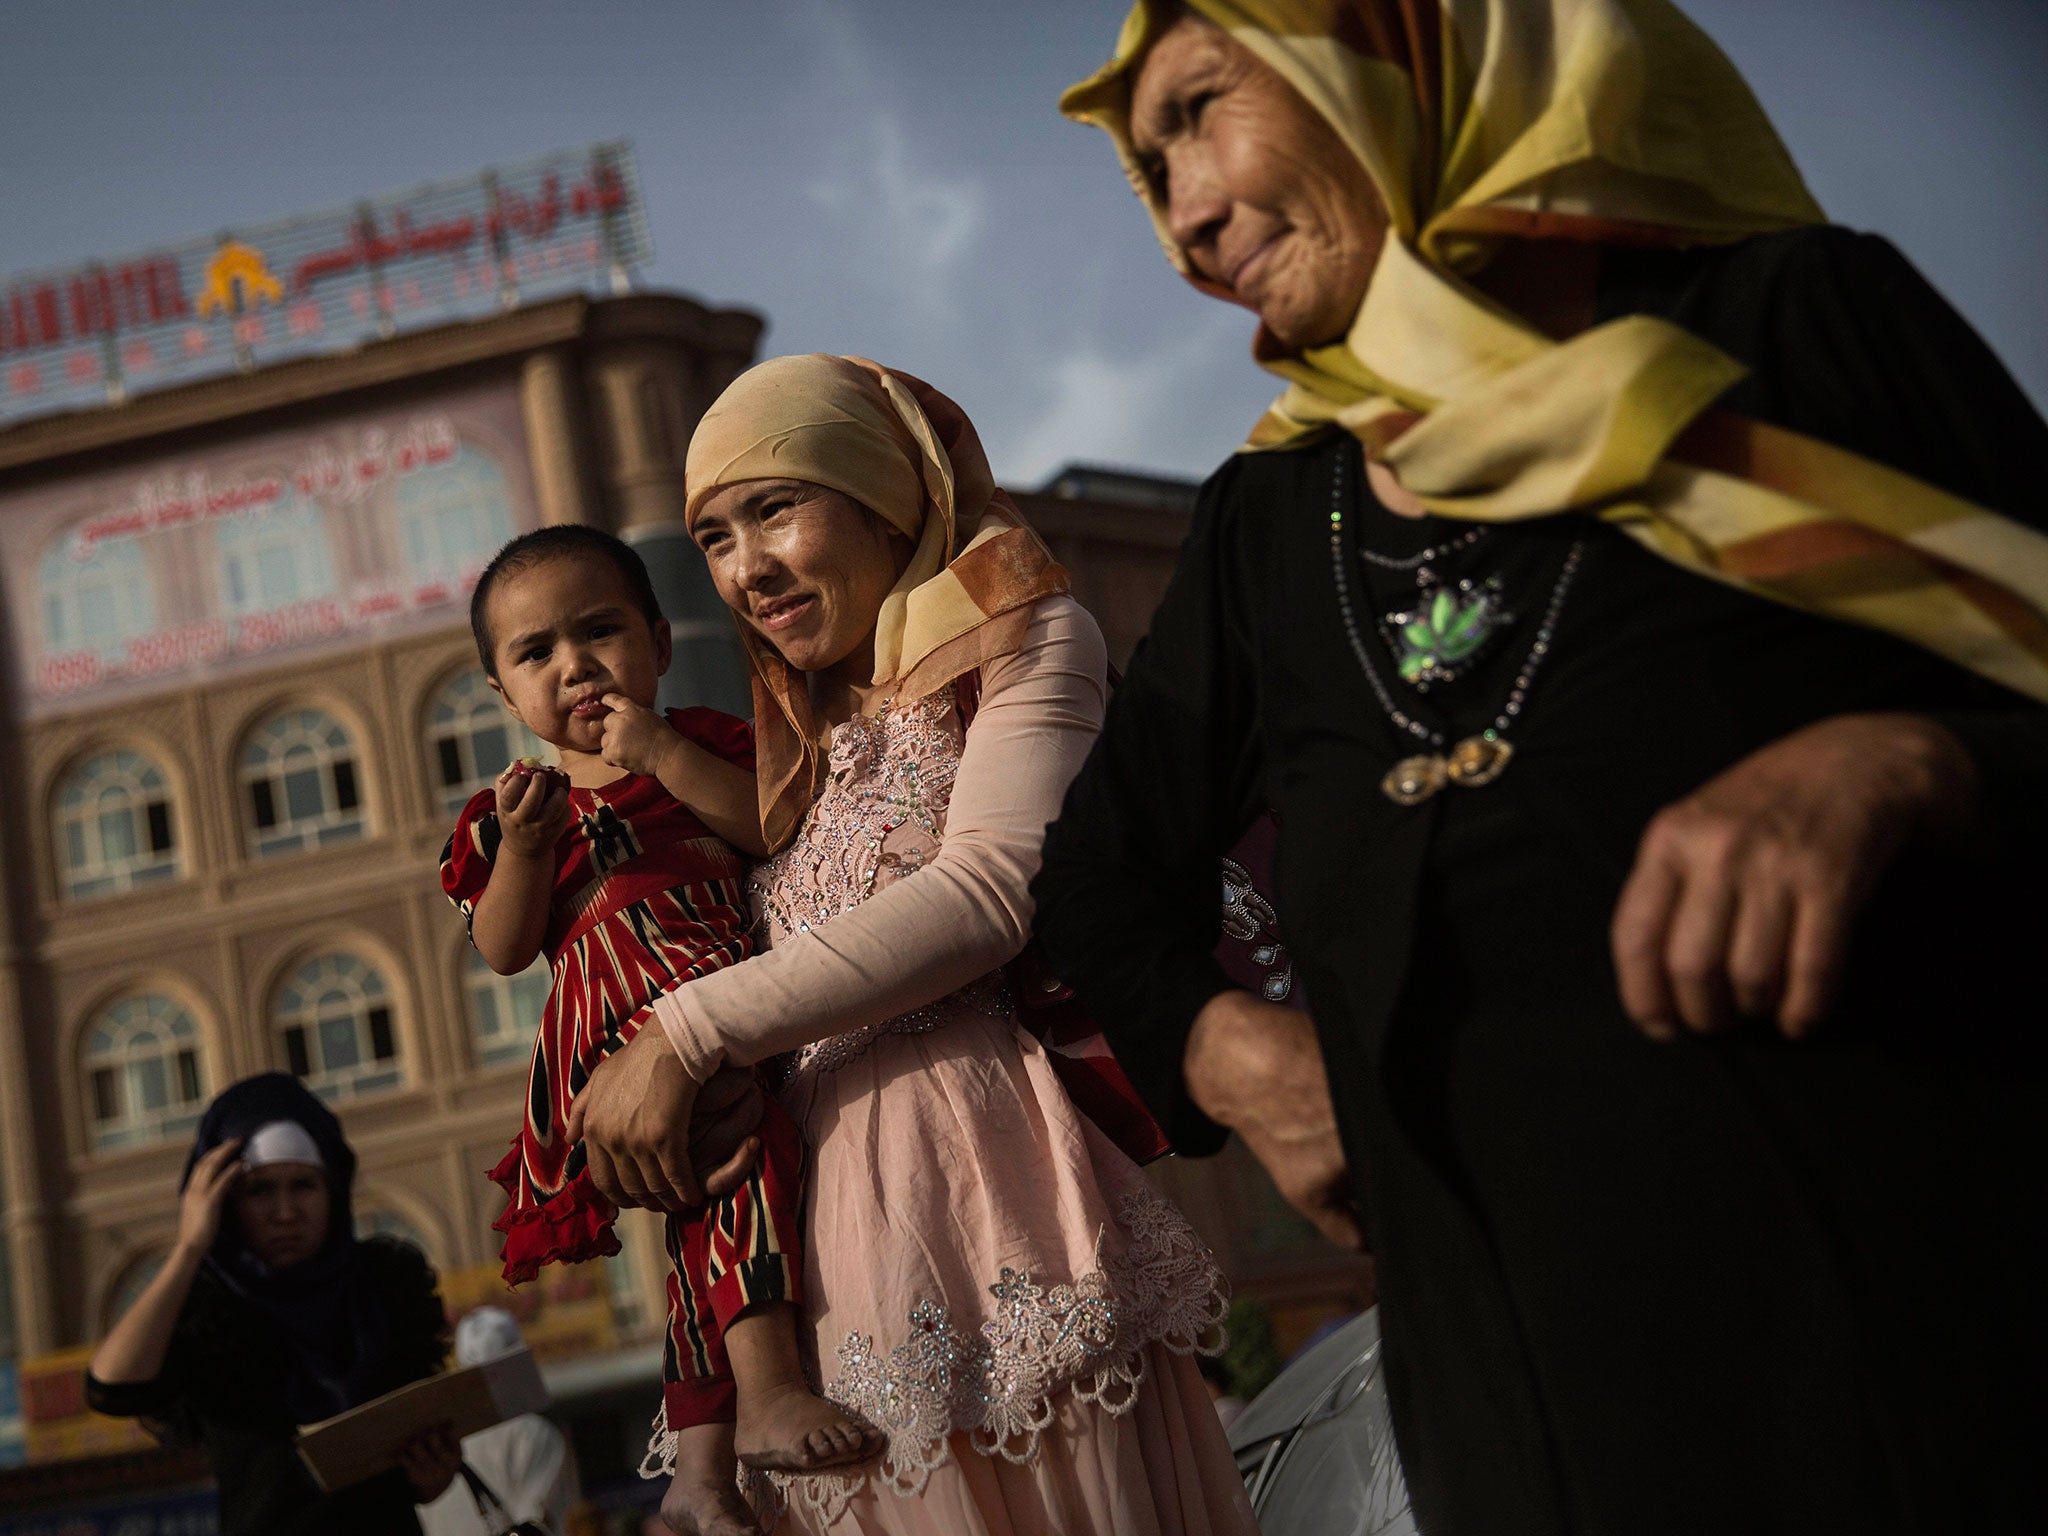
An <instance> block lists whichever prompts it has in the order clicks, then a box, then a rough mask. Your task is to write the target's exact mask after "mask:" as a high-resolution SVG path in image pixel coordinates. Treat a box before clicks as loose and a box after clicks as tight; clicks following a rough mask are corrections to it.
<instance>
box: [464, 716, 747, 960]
mask: <svg viewBox="0 0 2048 1536" xmlns="http://www.w3.org/2000/svg"><path fill="white" fill-rule="evenodd" d="M703 713H707V714H708V713H711V712H710V711H708V710H707V711H703ZM497 803H498V792H497V790H496V788H495V787H491V788H485V789H480V790H478V791H477V792H476V793H475V794H474V795H472V796H471V797H470V801H469V804H467V805H465V806H464V807H463V808H462V814H461V815H460V816H459V817H457V818H456V821H455V830H454V831H453V832H451V833H450V834H449V835H448V843H447V846H446V847H444V848H443V849H442V850H441V889H442V890H443V891H445V892H446V893H447V895H448V899H449V900H450V901H452V902H454V903H455V907H456V910H457V911H459V912H460V913H461V914H462V923H463V926H464V927H465V928H470V927H473V926H474V924H475V921H476V903H477V898H478V897H479V896H481V895H483V893H484V887H486V886H487V885H489V884H490V883H491V862H492V860H494V859H496V858H497V856H498V843H499V841H500V839H501V837H502V833H501V832H500V831H499V829H498V812H497Z"/></svg>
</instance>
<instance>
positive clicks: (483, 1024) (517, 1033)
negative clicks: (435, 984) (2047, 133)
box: [467, 950, 552, 1067]
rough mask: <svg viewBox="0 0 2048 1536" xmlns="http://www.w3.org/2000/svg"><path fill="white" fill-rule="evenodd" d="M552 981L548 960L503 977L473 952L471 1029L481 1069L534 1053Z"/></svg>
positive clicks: (520, 1058) (470, 1001)
mask: <svg viewBox="0 0 2048 1536" xmlns="http://www.w3.org/2000/svg"><path fill="white" fill-rule="evenodd" d="M551 979H552V978H551V975H550V972H549V969H548V962H547V960H546V958H545V957H542V958H541V959H538V960H535V961H534V962H533V964H531V965H529V966H528V967H527V968H526V969H525V970H523V971H521V972H520V973H519V974H518V975H517V976H500V975H499V974H498V973H497V972H496V971H494V970H492V969H491V968H490V965H489V964H488V963H487V962H486V961H485V960H484V957H483V956H482V955H480V954H478V953H477V952H476V951H475V950H471V951H470V952H469V975H468V979H467V980H468V989H469V1026H470V1030H471V1033H472V1036H473V1038H474V1039H475V1040H476V1064H477V1065H478V1066H480V1067H495V1066H501V1065H503V1064H504V1063H505V1062H508V1061H525V1060H526V1059H527V1058H528V1057H530V1056H531V1055H532V1054H533V1036H534V1032H535V1031H536V1030H538V1029H539V1028H540V1016H541V1014H542V1012H543V1011H544V1010H545V1009H546V1008H547V1005H548V987H549V984H550V981H551Z"/></svg>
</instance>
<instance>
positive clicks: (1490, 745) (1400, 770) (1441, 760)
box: [1380, 733, 1515, 805]
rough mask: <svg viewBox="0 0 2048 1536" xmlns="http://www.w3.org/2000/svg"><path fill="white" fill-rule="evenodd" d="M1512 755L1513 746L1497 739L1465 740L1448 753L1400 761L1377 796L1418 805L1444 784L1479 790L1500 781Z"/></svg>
mask: <svg viewBox="0 0 2048 1536" xmlns="http://www.w3.org/2000/svg"><path fill="white" fill-rule="evenodd" d="M1514 755H1515V749H1514V746H1513V745H1512V744H1511V743H1509V742H1507V741H1504V740H1502V739H1501V738H1500V737H1499V736H1497V735H1489V734H1486V733H1481V734H1480V735H1477V736H1467V737H1466V738H1465V739H1464V740H1463V741H1460V742H1457V743H1455V744H1453V746H1452V747H1451V749H1450V751H1449V752H1423V753H1418V754H1417V755H1416V756H1414V757H1404V758H1402V759H1401V760H1400V761H1399V762H1398V763H1396V764H1394V766H1393V767H1391V768H1389V769H1388V770H1387V773H1386V777H1385V778H1383V779H1381V780H1380V793H1381V794H1383V795H1385V796H1386V797H1387V798H1388V799H1389V800H1391V801H1393V802H1394V804H1396V805H1420V804H1422V802H1423V801H1425V800H1427V799H1429V798H1430V797H1431V796H1433V795H1434V794H1436V792H1437V791H1438V790H1440V789H1442V788H1443V787H1444V786H1445V785H1446V784H1455V785H1457V786H1458V787H1459V788H1460V789H1478V788H1479V787H1480V786H1481V785H1483V784H1491V783H1492V782H1493V781H1494V780H1495V779H1497V778H1499V777H1500V776H1501V774H1502V772H1503V771H1504V770H1505V769H1506V768H1507V765H1508V759H1509V758H1511V757H1513V756H1514Z"/></svg>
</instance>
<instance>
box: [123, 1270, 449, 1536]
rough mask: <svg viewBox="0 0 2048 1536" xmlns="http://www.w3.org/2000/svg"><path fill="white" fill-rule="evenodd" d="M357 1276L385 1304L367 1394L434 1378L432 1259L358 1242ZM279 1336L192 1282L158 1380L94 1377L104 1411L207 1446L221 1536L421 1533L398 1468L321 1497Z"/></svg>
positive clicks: (231, 1300)
mask: <svg viewBox="0 0 2048 1536" xmlns="http://www.w3.org/2000/svg"><path fill="white" fill-rule="evenodd" d="M357 1273H358V1276H359V1279H360V1283H361V1284H362V1286H364V1287H365V1289H366V1290H368V1291H369V1292H371V1293H373V1294H374V1295H375V1296H377V1297H378V1298H380V1299H381V1303H382V1304H381V1306H380V1307H379V1308H378V1311H379V1314H380V1316H381V1318H382V1321H383V1324H384V1348H383V1350H382V1359H381V1361H380V1363H379V1365H378V1366H377V1368H376V1371H375V1373H374V1376H373V1378H372V1380H371V1381H370V1383H369V1386H370V1390H369V1392H368V1393H367V1395H366V1397H365V1401H367V1400H368V1398H369V1397H375V1396H378V1395H381V1394H382V1393H385V1392H389V1391H392V1390H394V1389H395V1388H398V1387H402V1386H404V1385H405V1384H406V1383H407V1382H410V1381H417V1380H419V1379H420V1378H421V1377H423V1376H430V1375H432V1374H433V1373H434V1372H436V1371H438V1370H439V1369H440V1368H441V1364H442V1361H443V1360H444V1359H445V1358H446V1356H447V1347H448V1325H447V1320H446V1318H445V1316H444V1315H443V1312H442V1308H441V1298H440V1296H439V1294H438V1293H437V1292H436V1290H435V1284H434V1271H433V1269H432V1268H431V1267H430V1266H429V1265H428V1263H427V1261H426V1258H425V1256H424V1255H422V1254H421V1253H420V1251H419V1250H418V1249H417V1248H415V1247H413V1246H412V1245H411V1244H410V1243H405V1242H401V1241H399V1240H398V1239H396V1238H389V1237H370V1238H365V1239H363V1240H362V1242H361V1243H360V1244H359V1245H358V1256H357ZM289 1350H290V1345H289V1343H288V1342H287V1340H286V1339H285V1338H284V1336H283V1334H282V1332H281V1330H279V1329H278V1328H277V1326H276V1325H275V1324H274V1323H272V1322H271V1321H269V1320H268V1319H267V1318H265V1317H264V1316H263V1315H262V1314H261V1313H259V1312H258V1311H256V1310H255V1309H254V1308H253V1307H252V1306H251V1305H250V1304H249V1303H248V1302H246V1301H244V1300H243V1299H242V1298H240V1297H238V1296H236V1295H235V1294H234V1293H233V1292H232V1291H230V1290H229V1289H228V1288H227V1287H226V1286H225V1285H223V1284H222V1283H221V1282H220V1281H219V1280H218V1279H217V1278H215V1277H214V1275H212V1274H211V1273H209V1272H208V1271H205V1270H202V1271H200V1273H199V1276H198V1278H197V1279H196V1280H194V1281H193V1284H192V1293H191V1295H190V1297H188V1298H187V1300H186V1303H185V1309H184V1311H183V1312H182V1313H181V1314H180V1315H179V1318H178V1326H177V1331H176V1332H175V1333H174V1334H173V1335H172V1339H171V1346H170V1350H169V1352H168V1353H167V1354H166V1356H165V1357H164V1366H163V1369H162V1371H161V1372H159V1373H158V1375H157V1378H156V1380H154V1381H146V1382H122V1383H109V1382H103V1381H98V1380H96V1379H94V1378H93V1377H91V1376H88V1377H87V1378H86V1401H87V1402H88V1403H89V1404H90V1405H91V1406H92V1408H93V1409H94V1410H95V1411H96V1412H99V1413H105V1414H112V1415H114V1416H116V1417H120V1418H140V1419H142V1420H144V1421H145V1422H146V1423H148V1424H149V1426H150V1428H151V1429H152V1431H153V1432H155V1433H156V1434H157V1435H158V1437H159V1438H161V1439H165V1440H171V1441H177V1442H180V1443H186V1444H192V1443H198V1444H203V1445H204V1446H205V1447H206V1451H207V1455H208V1457H209V1458H210V1459H211V1460H212V1462H213V1472H214V1480H215V1482H216V1484H217V1485H218V1487H219V1490H220V1528H221V1536H372V1533H374V1536H386V1533H391V1536H418V1532H419V1529H420V1526H419V1518H418V1516H417V1514H416V1513H415V1512H414V1506H413V1497H412V1486H411V1484H410V1483H409V1482H408V1481H407V1480H406V1477H405V1474H404V1473H403V1472H401V1471H396V1470H394V1471H390V1472H386V1473H383V1474H381V1475H380V1476H378V1477H374V1478H371V1479H370V1480H368V1481H367V1482H363V1483H358V1484H356V1485H355V1486H354V1487H352V1488H345V1489H341V1490H338V1491H337V1492H334V1493H331V1494H323V1493H321V1492H320V1489H319V1487H318V1485H317V1484H315V1483H314V1481H313V1479H312V1476H311V1474H310V1473H308V1472H307V1471H306V1468H305V1464H304V1463H303V1462H301V1461H300V1460H299V1454H298V1452H297V1451H296V1450H295V1449H294V1448H293V1445H292V1435H293V1415H292V1413H291V1411H290V1410H289V1409H288V1407H287V1406H286V1385H285V1376H284V1365H283V1362H284V1361H285V1360H286V1358H287V1356H288V1352H289Z"/></svg>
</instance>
